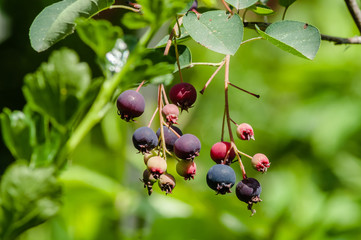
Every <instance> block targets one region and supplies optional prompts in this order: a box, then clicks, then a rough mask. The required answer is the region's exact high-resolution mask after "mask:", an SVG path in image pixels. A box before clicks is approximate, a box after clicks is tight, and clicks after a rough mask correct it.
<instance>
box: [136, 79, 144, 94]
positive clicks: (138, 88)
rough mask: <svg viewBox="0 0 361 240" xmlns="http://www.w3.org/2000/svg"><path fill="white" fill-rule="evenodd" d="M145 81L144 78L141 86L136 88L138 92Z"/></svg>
mask: <svg viewBox="0 0 361 240" xmlns="http://www.w3.org/2000/svg"><path fill="white" fill-rule="evenodd" d="M144 83H145V80H143V81H142V82H141V83H140V84H139V86H138V87H137V90H135V91H136V92H139V90H140V88H141V87H142V86H143V84H144Z"/></svg>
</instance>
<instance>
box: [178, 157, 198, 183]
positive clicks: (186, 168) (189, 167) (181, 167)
mask: <svg viewBox="0 0 361 240" xmlns="http://www.w3.org/2000/svg"><path fill="white" fill-rule="evenodd" d="M176 170H177V173H178V174H179V175H180V176H182V177H184V180H190V179H194V176H195V175H196V171H197V166H196V163H195V162H194V161H188V160H181V161H179V162H178V163H177V166H176Z"/></svg>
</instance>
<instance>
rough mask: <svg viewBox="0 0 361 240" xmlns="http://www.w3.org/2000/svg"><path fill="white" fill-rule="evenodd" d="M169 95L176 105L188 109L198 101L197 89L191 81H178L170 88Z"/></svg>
mask: <svg viewBox="0 0 361 240" xmlns="http://www.w3.org/2000/svg"><path fill="white" fill-rule="evenodd" d="M169 97H170V100H171V101H172V102H173V103H174V104H175V105H177V106H178V107H180V108H181V109H182V110H187V109H188V108H190V107H192V105H193V103H194V102H195V101H196V99H197V91H196V89H195V88H194V87H193V85H192V84H190V83H185V82H184V83H178V84H176V85H174V86H173V87H172V88H171V89H170V92H169Z"/></svg>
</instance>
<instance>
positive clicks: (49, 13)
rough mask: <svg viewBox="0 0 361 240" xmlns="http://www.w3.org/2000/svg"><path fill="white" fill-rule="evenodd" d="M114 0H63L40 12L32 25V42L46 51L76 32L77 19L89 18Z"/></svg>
mask: <svg viewBox="0 0 361 240" xmlns="http://www.w3.org/2000/svg"><path fill="white" fill-rule="evenodd" d="M113 3H114V0H63V1H60V2H57V3H54V4H52V5H50V6H48V7H46V8H44V10H43V11H41V12H40V13H39V15H38V16H37V17H36V18H35V19H34V21H33V23H32V24H31V26H30V33H29V35H30V43H31V46H32V47H33V49H35V50H36V51H38V52H41V51H45V50H46V49H48V48H49V47H51V46H52V45H54V44H55V43H57V42H58V41H60V40H61V39H63V38H65V37H66V36H68V35H69V34H71V33H73V32H74V29H75V19H77V18H79V17H85V18H89V17H91V16H93V15H95V14H97V13H98V12H100V11H102V10H104V9H107V8H109V7H110V6H111V5H112V4H113Z"/></svg>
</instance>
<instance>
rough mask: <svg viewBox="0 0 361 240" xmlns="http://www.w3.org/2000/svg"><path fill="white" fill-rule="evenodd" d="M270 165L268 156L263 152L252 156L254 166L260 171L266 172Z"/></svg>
mask: <svg viewBox="0 0 361 240" xmlns="http://www.w3.org/2000/svg"><path fill="white" fill-rule="evenodd" d="M270 165H271V163H270V162H269V160H268V158H267V157H266V155H264V154H262V153H257V154H255V155H254V156H253V157H252V166H253V167H254V169H256V170H257V171H259V172H262V173H264V172H266V171H267V169H268V168H269V167H270Z"/></svg>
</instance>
